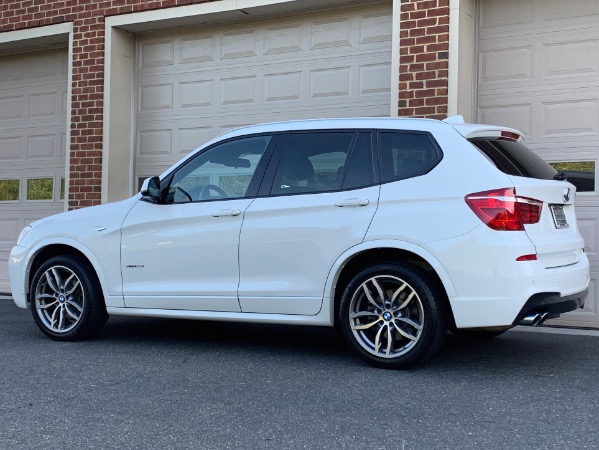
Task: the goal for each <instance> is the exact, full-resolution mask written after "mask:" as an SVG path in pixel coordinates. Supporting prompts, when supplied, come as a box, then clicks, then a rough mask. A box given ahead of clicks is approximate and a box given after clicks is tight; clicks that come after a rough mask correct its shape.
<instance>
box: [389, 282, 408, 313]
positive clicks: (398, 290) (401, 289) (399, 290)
mask: <svg viewBox="0 0 599 450" xmlns="http://www.w3.org/2000/svg"><path fill="white" fill-rule="evenodd" d="M407 285H408V283H405V282H404V284H402V285H401V286H400V287H399V288H397V290H396V291H395V292H394V293H393V297H392V298H391V307H392V308H393V304H394V303H395V300H397V297H399V295H400V294H401V293H402V292H403V290H404V289H405V288H406V286H407Z"/></svg>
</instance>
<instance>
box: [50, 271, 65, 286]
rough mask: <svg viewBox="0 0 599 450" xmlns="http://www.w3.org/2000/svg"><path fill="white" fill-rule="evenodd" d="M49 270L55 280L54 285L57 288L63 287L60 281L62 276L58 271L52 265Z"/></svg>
mask: <svg viewBox="0 0 599 450" xmlns="http://www.w3.org/2000/svg"><path fill="white" fill-rule="evenodd" d="M51 270H52V275H54V279H55V280H56V286H57V288H58V290H60V289H64V284H63V282H62V277H61V276H60V274H59V273H58V270H56V268H55V267H52V269H51Z"/></svg>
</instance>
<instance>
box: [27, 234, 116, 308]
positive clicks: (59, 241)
mask: <svg viewBox="0 0 599 450" xmlns="http://www.w3.org/2000/svg"><path fill="white" fill-rule="evenodd" d="M51 245H65V246H68V247H72V248H74V249H75V250H77V251H79V252H81V253H82V254H83V256H85V257H86V258H87V260H88V261H89V262H90V264H91V265H92V267H93V269H94V270H95V272H96V275H97V277H98V280H99V281H100V286H101V288H102V294H103V296H104V298H105V299H106V306H115V307H124V306H125V303H124V301H123V295H122V284H118V286H119V289H118V291H119V292H112V293H111V292H110V289H109V286H108V285H107V282H106V280H107V276H106V275H107V274H106V273H105V271H104V269H103V268H102V266H101V265H100V263H99V261H98V259H97V258H96V256H95V255H94V253H93V252H92V251H91V250H90V249H89V248H88V247H87V246H86V245H84V244H83V243H82V242H80V241H78V240H75V239H72V238H69V237H65V236H56V237H51V238H46V239H43V240H41V241H39V242H37V243H36V244H35V245H34V246H33V247H31V248H30V249H29V250H28V253H27V255H26V256H25V261H26V262H25V265H24V267H25V268H26V269H25V276H24V277H23V279H22V282H23V283H24V285H23V292H24V293H25V294H26V295H27V293H28V292H29V285H28V284H29V283H28V280H29V278H30V276H31V267H32V264H33V260H34V259H35V257H36V255H38V254H39V252H40V251H42V250H43V249H44V248H46V247H49V246H51ZM116 267H117V269H118V271H119V277H120V264H117V265H116ZM113 275H114V274H113ZM111 294H112V295H111Z"/></svg>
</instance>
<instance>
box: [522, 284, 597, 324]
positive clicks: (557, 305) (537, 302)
mask: <svg viewBox="0 0 599 450" xmlns="http://www.w3.org/2000/svg"><path fill="white" fill-rule="evenodd" d="M588 295H589V290H588V289H585V290H584V291H581V292H577V293H576V294H571V295H566V296H564V297H562V296H560V294H559V292H541V293H538V294H534V295H533V296H532V297H530V298H529V299H528V301H527V302H526V303H525V304H524V306H523V307H522V309H521V310H520V313H519V314H518V316H517V317H516V320H514V323H513V324H512V325H518V323H519V322H520V321H521V320H522V319H523V318H524V317H526V316H528V315H531V314H537V313H539V314H543V313H547V319H555V318H556V317H559V316H560V314H564V313H567V312H570V311H575V310H577V309H579V308H582V307H584V302H585V300H586V298H587V296H588Z"/></svg>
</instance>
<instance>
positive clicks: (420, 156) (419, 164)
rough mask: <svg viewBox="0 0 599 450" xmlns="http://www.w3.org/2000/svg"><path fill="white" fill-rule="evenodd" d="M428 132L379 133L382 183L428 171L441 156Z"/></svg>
mask: <svg viewBox="0 0 599 450" xmlns="http://www.w3.org/2000/svg"><path fill="white" fill-rule="evenodd" d="M442 156H443V155H442V154H441V151H440V150H439V149H438V148H437V146H436V145H435V143H434V142H433V140H432V139H431V137H430V136H429V135H428V134H425V133H416V132H411V131H410V132H382V133H381V178H382V181H383V183H387V182H390V181H398V180H405V179H407V178H413V177H418V176H421V175H424V174H426V173H428V172H430V171H431V170H432V169H433V168H434V167H435V166H436V165H437V164H438V163H439V161H441V158H442Z"/></svg>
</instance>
